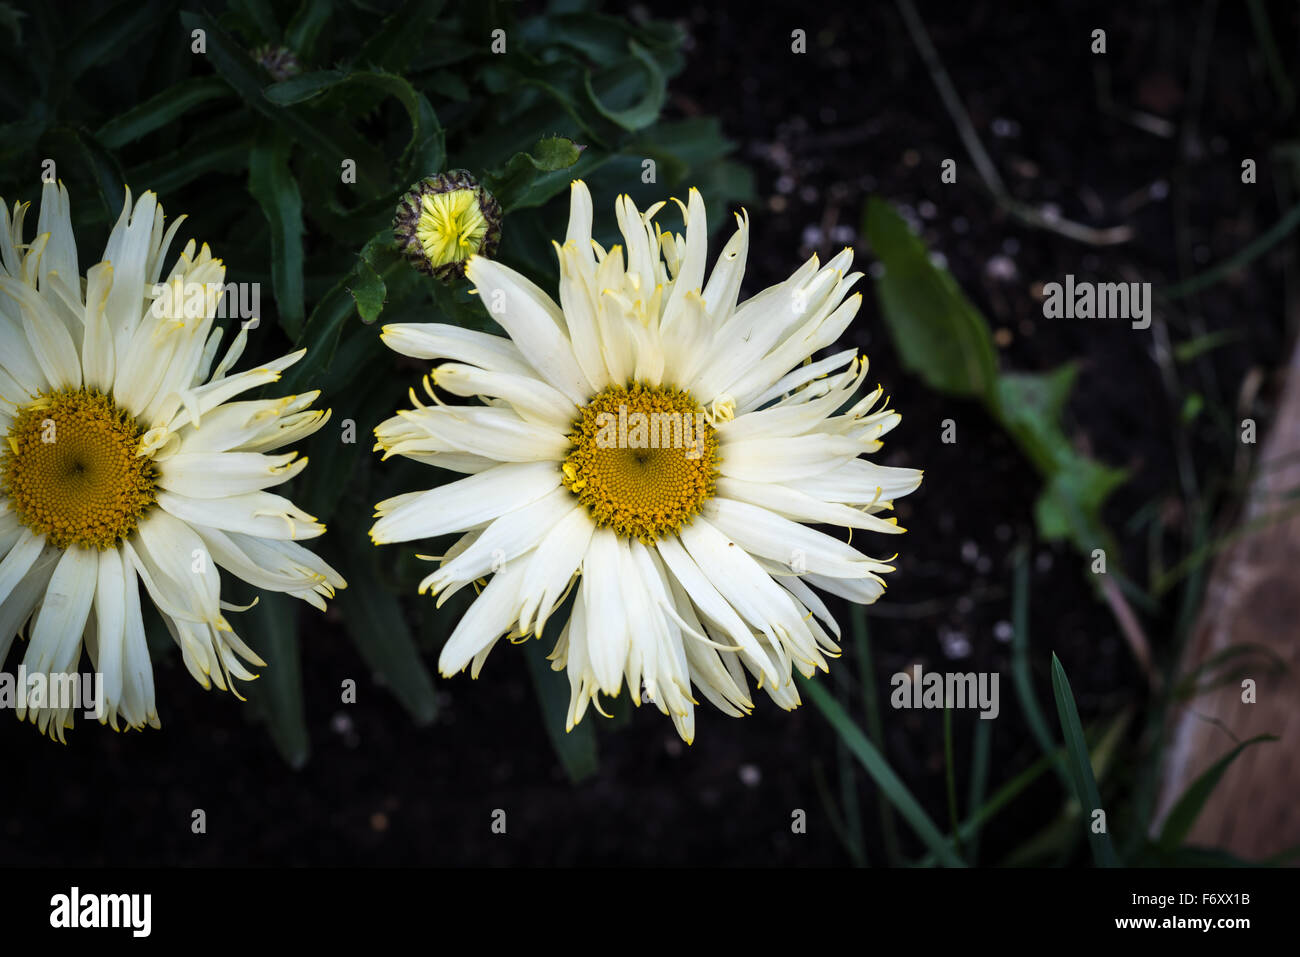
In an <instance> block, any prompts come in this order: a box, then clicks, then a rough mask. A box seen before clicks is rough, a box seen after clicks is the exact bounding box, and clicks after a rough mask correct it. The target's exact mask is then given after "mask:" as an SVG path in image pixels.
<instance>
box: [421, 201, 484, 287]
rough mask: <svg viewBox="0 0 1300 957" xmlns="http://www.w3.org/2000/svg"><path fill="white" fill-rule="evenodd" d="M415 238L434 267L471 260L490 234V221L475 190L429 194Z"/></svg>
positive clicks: (424, 203) (423, 203) (423, 205)
mask: <svg viewBox="0 0 1300 957" xmlns="http://www.w3.org/2000/svg"><path fill="white" fill-rule="evenodd" d="M421 205H422V210H421V212H420V218H419V220H418V221H417V222H416V225H415V238H416V239H418V240H419V241H420V245H421V246H422V247H423V248H424V254H425V256H427V257H428V258H429V263H430V265H432V266H433V268H434V269H437V268H438V267H439V266H446V265H449V264H451V263H459V262H463V261H464V260H466V259H468V258H469V257H470V256H471V255H473V254H474V253H475V252H477V251H478V248H479V246H480V244H481V243H482V242H483V237H484V236H486V235H487V231H488V221H487V218H486V217H484V215H483V210H482V209H480V208H479V203H478V197H477V196H476V195H475V193H474V190H472V189H458V190H453V191H452V192H449V193H426V194H425V196H424V197H423V199H422V201H421Z"/></svg>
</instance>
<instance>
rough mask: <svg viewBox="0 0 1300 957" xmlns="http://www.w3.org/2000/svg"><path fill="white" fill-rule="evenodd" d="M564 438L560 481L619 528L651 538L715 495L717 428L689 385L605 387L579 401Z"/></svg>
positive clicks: (596, 515) (602, 520) (607, 524)
mask: <svg viewBox="0 0 1300 957" xmlns="http://www.w3.org/2000/svg"><path fill="white" fill-rule="evenodd" d="M569 438H570V439H571V440H572V442H573V451H571V452H570V453H569V455H568V457H567V458H566V459H565V460H564V464H563V465H562V467H561V468H562V471H563V474H564V478H563V481H564V485H565V487H566V488H568V489H569V490H570V491H571V492H573V493H574V494H575V495H577V496H578V501H579V502H581V503H582V504H583V505H585V506H586V507H587V509H588V510H589V511H590V512H591V517H592V519H594V520H595V522H596V524H597V525H598V526H600V527H602V528H612V529H613V530H614V531H615V532H616V533H618V534H619V535H623V536H626V537H628V538H636V539H638V540H640V541H642V542H645V543H646V544H650V543H651V542H653V541H655V540H656V539H658V538H660V537H661V536H663V535H666V534H669V533H671V532H676V531H678V530H679V529H681V527H682V526H683V525H685V524H687V523H688V522H689V521H690V520H691V516H693V515H695V514H696V513H698V512H699V510H700V507H701V506H702V505H703V504H704V502H705V501H706V500H707V499H709V498H710V497H711V496H712V495H713V486H714V480H715V478H716V477H717V435H716V434H715V432H714V429H713V425H712V424H711V423H710V422H709V420H708V418H707V416H706V414H705V412H704V410H703V409H701V408H700V406H699V405H698V404H697V403H696V402H695V400H694V399H692V398H691V395H690V393H689V392H683V391H681V390H679V389H673V388H668V387H661V386H647V385H642V384H641V383H634V384H633V385H632V386H631V387H630V388H629V387H624V386H611V387H610V388H608V389H605V390H604V391H603V392H600V393H598V394H597V395H595V396H593V397H592V399H591V401H590V402H588V403H587V404H586V405H585V406H584V407H583V409H582V412H581V413H580V414H579V416H578V419H577V421H576V422H574V425H573V431H572V432H570V433H569Z"/></svg>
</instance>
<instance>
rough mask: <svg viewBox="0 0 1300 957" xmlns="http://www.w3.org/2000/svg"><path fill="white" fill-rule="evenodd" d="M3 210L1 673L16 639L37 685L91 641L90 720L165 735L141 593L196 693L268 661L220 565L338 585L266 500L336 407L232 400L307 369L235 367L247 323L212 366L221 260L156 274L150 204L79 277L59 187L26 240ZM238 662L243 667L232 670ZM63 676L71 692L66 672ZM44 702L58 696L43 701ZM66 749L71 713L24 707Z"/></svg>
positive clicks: (245, 573)
mask: <svg viewBox="0 0 1300 957" xmlns="http://www.w3.org/2000/svg"><path fill="white" fill-rule="evenodd" d="M3 207H4V203H3V201H0V215H2V216H3V223H0V342H2V343H3V348H0V432H3V433H4V434H5V436H6V440H7V441H6V442H5V444H4V446H3V448H0V558H2V560H0V663H3V662H4V660H5V658H6V657H7V655H8V653H9V649H10V646H11V645H12V644H13V643H14V640H15V637H16V636H18V635H19V634H20V633H22V632H23V631H24V630H25V631H26V653H25V654H24V655H23V658H22V665H23V666H24V667H25V671H26V674H27V675H28V676H33V675H40V674H43V675H45V676H47V677H46V681H47V684H46V685H45V686H46V687H52V685H50V684H48V682H49V680H50V678H51V676H63V675H67V674H69V673H73V672H75V670H76V668H77V664H78V662H79V660H80V658H81V652H82V647H83V645H84V647H85V649H86V651H87V652H88V653H89V656H90V661H91V663H92V665H93V666H94V668H95V670H96V671H97V672H99V673H101V674H102V675H103V699H104V700H103V701H102V702H100V704H101V705H102V711H101V714H102V717H101V719H100V720H101V722H107V723H109V724H111V725H112V727H113V728H114V729H117V727H118V722H119V719H120V720H121V722H122V723H124V724H125V725H126V726H128V727H131V728H142V727H144V726H145V725H146V724H148V725H151V726H153V727H158V726H159V722H158V713H157V708H156V706H155V701H154V684H153V668H152V666H151V663H150V658H149V649H148V647H147V646H146V644H145V631H144V624H143V619H142V614H141V603H140V587H139V586H140V582H143V584H144V588H145V591H146V592H147V593H148V596H149V598H150V599H151V600H152V601H153V603H154V605H155V606H156V607H157V609H158V611H159V612H160V613H161V616H162V618H163V621H164V622H166V624H167V628H168V629H169V630H170V632H171V634H172V637H173V638H174V639H175V640H176V643H177V644H178V645H179V646H180V648H181V652H182V654H183V657H184V660H185V665H186V667H187V668H188V669H189V671H190V673H191V674H192V675H193V676H194V678H195V680H197V681H198V682H199V683H200V684H202V685H203V686H204V687H205V688H207V687H210V685H211V684H213V683H215V684H216V686H217V687H218V688H220V689H222V690H226V689H227V688H229V689H230V690H231V691H232V692H234V693H235V694H236V695H238V692H237V691H235V687H234V681H233V679H236V678H238V679H241V680H248V679H251V678H253V677H255V676H254V675H253V674H252V673H250V672H249V671H248V669H247V668H246V667H245V666H244V664H243V663H242V662H248V663H250V664H252V665H255V666H258V667H263V666H265V664H266V663H265V662H264V661H262V659H261V658H259V657H258V656H257V654H256V653H255V652H254V651H253V650H252V649H251V648H249V647H248V645H246V644H245V643H244V642H243V641H242V640H240V638H239V636H238V635H237V634H236V633H235V631H234V629H233V628H232V627H231V624H230V622H229V621H228V620H227V618H226V616H225V614H224V612H226V611H231V610H237V609H235V606H232V605H230V604H228V603H227V602H225V601H222V598H221V575H220V574H219V572H218V567H220V568H222V569H224V570H226V571H227V572H229V573H231V574H233V575H235V576H236V577H237V578H241V579H243V580H244V581H246V582H249V583H250V584H252V585H255V586H256V587H258V588H264V589H267V590H268V591H279V592H286V593H288V594H290V595H294V596H295V597H298V598H301V599H303V600H305V601H308V602H311V603H312V604H313V605H316V606H317V607H320V608H323V607H324V598H326V597H331V596H332V595H333V594H334V589H336V588H341V587H343V585H344V582H343V579H342V578H341V577H340V576H339V575H338V573H337V572H335V571H334V570H333V569H332V568H330V567H329V566H328V565H327V564H325V563H324V562H323V561H321V560H320V559H319V558H317V557H316V556H315V555H314V554H312V553H311V552H309V551H308V550H307V549H306V548H304V547H303V546H302V545H300V544H298V541H299V540H301V539H306V538H313V537H315V536H317V535H319V534H320V533H321V532H323V531H324V528H323V526H321V525H319V524H317V523H316V521H315V520H314V519H313V518H312V517H311V516H310V515H307V514H305V513H303V512H302V511H300V510H299V509H297V508H295V507H294V505H293V503H292V502H290V501H288V500H287V499H285V498H282V497H280V496H278V495H274V494H272V493H271V492H268V491H266V489H268V488H271V487H273V486H275V485H279V484H280V483H281V482H284V481H287V480H288V479H290V478H292V477H293V476H294V475H296V474H298V473H299V472H300V471H302V469H303V467H304V466H305V465H306V464H307V460H306V459H299V458H297V453H293V452H290V453H282V454H268V453H273V452H275V450H277V449H280V448H282V447H283V446H285V445H287V444H289V443H291V442H294V441H296V440H297V439H300V438H302V437H304V436H307V435H310V434H311V433H312V432H314V431H316V430H317V429H318V428H320V427H321V425H323V424H324V422H325V421H326V419H327V417H328V412H322V411H313V410H311V409H310V406H311V404H312V402H313V401H314V400H315V399H316V397H317V395H318V394H319V393H315V392H312V393H307V394H304V395H296V396H286V397H284V398H280V399H262V400H251V401H249V400H244V401H231V400H232V399H234V397H235V396H237V395H239V394H241V393H243V392H246V391H248V390H249V389H252V388H255V387H257V386H260V385H263V384H266V383H269V382H274V381H276V380H277V379H278V378H279V377H280V372H281V370H283V369H285V368H286V367H288V366H290V365H292V364H293V363H294V362H296V361H297V360H298V359H299V358H301V356H302V352H295V353H292V354H290V355H287V356H284V357H282V358H280V359H277V360H275V361H274V362H270V363H268V364H267V365H264V366H260V367H258V368H255V369H250V370H248V371H246V372H241V373H235V374H232V373H231V372H230V369H231V367H232V366H233V365H234V364H235V362H236V361H237V360H238V359H239V356H240V354H241V353H242V352H243V350H244V346H245V344H246V342H247V339H248V326H247V325H245V326H244V327H243V328H241V329H240V331H239V333H238V335H237V336H236V337H235V339H234V341H233V342H232V343H231V345H230V348H229V349H228V350H227V351H226V353H225V356H224V357H223V358H222V359H221V361H220V362H218V363H217V364H216V368H215V369H214V368H213V361H214V359H215V358H216V355H217V347H218V344H219V340H220V338H221V330H220V329H216V328H214V327H213V316H214V312H215V311H216V307H217V298H218V297H219V296H220V295H221V292H222V288H223V280H224V277H225V267H224V266H223V265H222V264H221V260H219V259H214V258H213V257H212V253H211V252H210V251H209V249H208V247H207V246H206V245H204V246H203V247H202V248H201V249H199V250H197V251H196V249H195V244H194V242H193V241H190V242H189V243H188V244H187V245H186V246H185V249H184V250H183V251H182V252H181V254H180V257H179V258H178V259H177V261H176V263H175V265H174V266H173V267H172V269H171V272H170V273H169V274H168V276H167V279H166V285H161V284H159V283H158V280H159V277H160V276H161V275H162V269H163V260H164V257H165V256H166V254H167V250H168V247H169V246H170V245H171V242H172V239H173V237H174V236H175V235H176V231H177V228H178V227H179V226H180V224H181V222H182V221H183V220H184V218H185V217H183V216H182V217H180V218H179V219H177V220H176V221H175V222H173V223H172V224H171V226H170V227H169V228H167V229H166V230H164V228H163V211H162V208H161V207H160V206H159V205H158V202H157V197H156V196H155V195H154V194H153V193H145V194H144V195H143V196H142V197H140V199H139V201H138V202H136V203H134V204H133V203H132V201H131V194H130V191H129V190H128V191H127V196H126V204H125V206H124V207H123V209H122V215H121V217H120V218H119V219H118V221H117V224H116V225H115V226H114V227H113V230H112V232H111V233H110V234H109V237H108V245H107V247H106V248H105V250H104V255H103V257H102V259H101V260H100V261H99V262H98V263H97V264H96V265H94V266H92V267H91V268H90V269H89V271H88V272H87V273H86V276H85V280H84V282H83V280H82V278H81V276H80V273H79V271H78V253H77V246H76V242H75V239H74V237H73V233H72V224H71V220H70V217H69V201H68V193H67V190H66V189H64V188H63V187H62V186H61V185H60V186H58V187H55V186H53V185H50V184H47V185H46V186H45V189H44V193H43V195H42V198H41V209H40V219H39V221H38V223H37V227H36V238H35V240H34V241H33V242H31V243H30V244H25V243H24V242H23V219H24V215H25V213H26V207H25V206H22V205H15V206H14V208H13V214H12V218H11V216H10V213H9V210H8V209H5V208H3ZM241 659H242V662H241ZM59 680H62V679H61V678H60V679H59ZM45 704H46V705H53V704H54V702H53V701H52V700H51V701H49V702H46V703H45ZM18 717H19V718H20V719H28V720H30V721H31V722H32V723H34V724H36V725H37V726H38V727H39V728H40V730H41V731H42V732H48V733H49V734H50V735H51V736H52V737H56V738H58V739H59V740H63V739H64V730H65V729H66V728H70V727H72V718H73V714H72V711H71V709H70V708H68V707H52V706H29V707H23V706H20V707H19V711H18Z"/></svg>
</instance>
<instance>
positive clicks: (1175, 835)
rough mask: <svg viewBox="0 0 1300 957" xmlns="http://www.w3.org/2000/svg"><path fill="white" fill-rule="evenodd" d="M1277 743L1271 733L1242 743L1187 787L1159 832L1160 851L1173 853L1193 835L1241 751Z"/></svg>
mask: <svg viewBox="0 0 1300 957" xmlns="http://www.w3.org/2000/svg"><path fill="white" fill-rule="evenodd" d="M1276 740H1277V738H1276V737H1275V736H1273V735H1271V734H1261V735H1256V736H1255V737H1253V738H1251V739H1250V740H1248V741H1243V742H1241V744H1239V745H1237V746H1236V747H1235V748H1233V749H1232V750H1231V751H1229V752H1228V753H1227V754H1225V755H1224V756H1223V757H1221V758H1220V759H1219V760H1218V761H1215V762H1214V764H1212V765H1211V766H1210V767H1209V768H1207V769H1206V771H1205V772H1204V773H1203V774H1201V776H1200V777H1198V778H1197V779H1196V780H1195V781H1193V782H1192V783H1191V784H1190V785H1188V787H1187V790H1186V791H1184V792H1183V794H1182V796H1181V797H1180V798H1179V799H1178V802H1177V803H1176V804H1175V805H1174V806H1173V809H1172V810H1170V812H1169V816H1168V817H1166V818H1165V823H1164V827H1162V828H1161V830H1160V839H1159V841H1158V842H1157V843H1158V844H1159V846H1160V849H1161V850H1162V851H1165V852H1169V851H1173V850H1175V849H1176V848H1177V847H1178V846H1179V845H1181V844H1182V843H1183V841H1185V840H1186V839H1187V835H1188V834H1190V833H1191V830H1192V827H1193V826H1194V825H1195V824H1196V819H1197V818H1198V817H1200V816H1201V811H1202V810H1204V809H1205V802H1206V801H1208V800H1209V799H1210V795H1211V794H1213V793H1214V789H1215V788H1216V787H1217V786H1218V784H1219V780H1220V779H1221V778H1222V777H1223V773H1224V772H1225V771H1227V770H1228V768H1229V766H1231V764H1232V762H1233V761H1235V760H1237V758H1238V757H1239V756H1240V754H1241V752H1243V751H1245V750H1246V749H1247V748H1249V747H1250V746H1251V745H1254V744H1259V743H1261V742H1263V741H1276Z"/></svg>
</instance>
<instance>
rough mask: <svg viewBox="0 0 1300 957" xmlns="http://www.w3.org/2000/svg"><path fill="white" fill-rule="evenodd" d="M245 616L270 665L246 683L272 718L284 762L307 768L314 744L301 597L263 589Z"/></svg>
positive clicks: (247, 634)
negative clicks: (305, 685) (305, 691)
mask: <svg viewBox="0 0 1300 957" xmlns="http://www.w3.org/2000/svg"><path fill="white" fill-rule="evenodd" d="M245 615H246V616H247V618H248V625H246V626H245V628H244V629H243V631H244V639H245V641H247V642H248V645H249V647H251V648H252V649H253V650H254V651H256V652H257V653H258V654H259V655H261V657H262V660H263V661H265V662H266V667H265V668H263V669H262V673H261V675H260V676H259V677H258V679H257V680H256V681H253V682H249V683H247V684H245V685H241V687H242V688H243V689H244V691H245V694H246V695H247V697H248V700H249V702H250V703H251V704H252V705H253V706H254V708H256V710H257V712H258V714H260V715H261V716H262V718H263V720H264V721H265V722H266V724H267V729H268V730H269V731H270V733H271V740H272V741H274V742H275V746H276V749H277V750H278V751H279V752H280V754H281V755H282V756H283V757H284V760H285V761H286V762H288V763H289V765H290V766H291V767H294V768H301V767H302V766H303V765H304V764H306V763H307V756H308V754H309V753H310V751H311V745H310V742H309V740H308V736H307V718H306V711H305V708H304V705H303V696H302V661H301V654H300V649H299V645H298V626H297V616H298V600H297V599H296V598H291V597H290V596H288V595H284V594H280V593H278V592H261V593H260V594H259V596H258V600H257V604H256V605H254V606H253V607H252V608H250V609H249V610H248V611H247V612H245Z"/></svg>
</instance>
